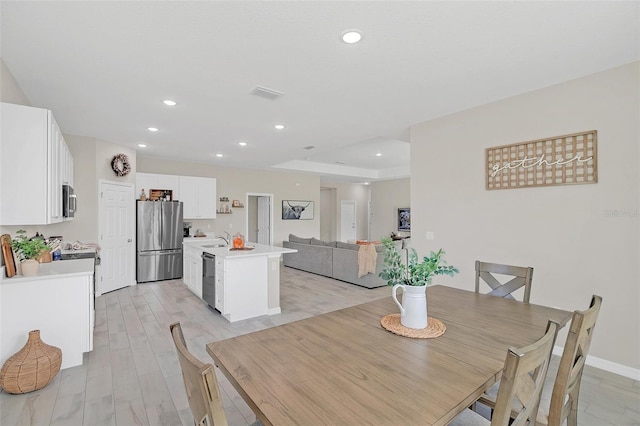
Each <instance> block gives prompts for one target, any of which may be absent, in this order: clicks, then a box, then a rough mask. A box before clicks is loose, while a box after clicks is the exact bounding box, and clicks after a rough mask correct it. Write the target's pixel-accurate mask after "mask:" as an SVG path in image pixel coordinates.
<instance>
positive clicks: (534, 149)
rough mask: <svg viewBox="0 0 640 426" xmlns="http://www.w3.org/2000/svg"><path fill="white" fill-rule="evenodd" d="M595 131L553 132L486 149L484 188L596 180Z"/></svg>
mask: <svg viewBox="0 0 640 426" xmlns="http://www.w3.org/2000/svg"><path fill="white" fill-rule="evenodd" d="M597 142H598V131H597V130H590V131H588V132H581V133H573V134H570V135H562V136H554V137H551V138H545V139H537V140H533V141H529V142H519V143H515V144H512V145H503V146H497V147H493V148H487V149H486V150H485V158H486V167H485V173H486V188H487V189H488V190H491V189H511V188H528V187H532V186H552V185H574V184H587V183H597V182H598V150H597Z"/></svg>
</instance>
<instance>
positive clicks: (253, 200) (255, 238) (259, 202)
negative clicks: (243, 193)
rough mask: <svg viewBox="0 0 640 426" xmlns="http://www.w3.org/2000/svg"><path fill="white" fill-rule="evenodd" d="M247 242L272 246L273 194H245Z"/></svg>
mask: <svg viewBox="0 0 640 426" xmlns="http://www.w3.org/2000/svg"><path fill="white" fill-rule="evenodd" d="M246 205H247V218H246V222H247V223H246V229H247V241H249V242H252V243H257V244H264V245H268V246H270V245H272V242H273V194H261V193H247V203H246Z"/></svg>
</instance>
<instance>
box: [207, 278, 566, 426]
mask: <svg viewBox="0 0 640 426" xmlns="http://www.w3.org/2000/svg"><path fill="white" fill-rule="evenodd" d="M427 301H428V302H427V305H428V315H429V316H431V317H434V318H437V319H439V320H441V321H442V322H443V323H444V325H445V326H446V331H445V333H444V334H443V335H441V336H439V337H436V338H432V339H414V338H408V337H403V336H399V335H396V334H393V333H391V332H389V331H387V330H385V329H384V328H382V327H381V325H380V319H381V318H382V317H383V316H385V315H387V314H390V313H397V312H398V308H397V306H396V305H395V304H394V302H393V300H392V299H391V296H389V297H387V298H382V299H379V300H376V301H373V302H368V303H364V304H361V305H357V306H353V307H350V308H346V309H341V310H339V311H335V312H330V313H327V314H324V315H319V316H315V317H311V318H307V319H303V320H300V321H296V322H292V323H288V324H284V325H280V326H277V327H273V328H268V329H265V330H261V331H257V332H253V333H250V334H246V335H243V336H238V337H234V338H230V339H226V340H221V341H217V342H212V343H209V344H207V352H208V353H209V354H210V355H211V357H212V358H213V359H214V362H215V364H216V365H217V366H218V367H219V368H220V370H222V372H223V373H224V375H225V376H226V377H227V378H228V379H229V381H230V382H231V384H232V385H233V386H234V387H235V389H236V390H237V391H238V392H239V393H240V395H241V396H242V397H243V398H244V400H245V401H246V402H247V404H248V405H249V406H250V407H251V408H252V409H253V411H254V412H255V413H256V416H257V417H258V418H259V419H260V420H261V421H262V422H263V423H264V424H265V425H306V426H315V425H445V424H447V423H448V422H449V421H451V419H453V418H454V417H455V416H456V415H457V414H458V413H460V412H461V411H462V410H464V409H465V408H466V407H469V406H470V405H471V404H472V403H473V402H474V401H476V400H477V399H478V397H480V395H481V394H482V393H483V392H484V391H485V390H486V389H488V388H489V387H490V386H491V385H493V384H494V383H495V382H496V381H498V380H499V379H500V376H501V373H502V367H503V365H504V360H505V356H506V353H507V349H508V348H509V347H515V348H518V347H522V346H525V345H528V344H530V343H533V342H534V341H536V340H537V339H539V338H540V337H541V336H542V335H543V334H544V332H545V329H546V325H547V321H548V320H549V319H552V320H554V321H556V322H558V323H559V324H560V325H561V326H564V325H565V324H566V323H567V322H568V321H569V320H570V318H571V312H567V311H563V310H560V309H554V308H550V307H545V306H540V305H534V304H529V303H523V302H519V301H515V300H508V299H502V298H499V297H495V296H488V295H484V294H477V293H474V292H471V291H466V290H460V289H456V288H452V287H445V286H433V287H429V288H427Z"/></svg>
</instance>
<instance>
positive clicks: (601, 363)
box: [553, 346, 640, 380]
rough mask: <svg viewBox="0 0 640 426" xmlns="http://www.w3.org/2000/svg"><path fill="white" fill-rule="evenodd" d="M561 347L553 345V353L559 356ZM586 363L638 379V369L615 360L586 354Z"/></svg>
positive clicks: (639, 376)
mask: <svg viewBox="0 0 640 426" xmlns="http://www.w3.org/2000/svg"><path fill="white" fill-rule="evenodd" d="M563 349H564V348H563V347H562V346H554V347H553V354H554V355H557V356H560V357H561V356H562V350H563ZM587 365H590V366H591V367H595V368H599V369H601V370H604V371H608V372H609V373H614V374H619V375H620V376H624V377H628V378H630V379H633V380H640V369H637V368H632V367H629V366H626V365H623V364H618V363H617V362H613V361H608V360H606V359H602V358H598V357H595V356H592V355H587Z"/></svg>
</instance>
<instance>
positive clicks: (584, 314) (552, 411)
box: [540, 295, 602, 426]
mask: <svg viewBox="0 0 640 426" xmlns="http://www.w3.org/2000/svg"><path fill="white" fill-rule="evenodd" d="M601 305H602V297H600V296H596V295H593V296H592V297H591V303H590V305H589V308H588V309H587V310H586V311H575V312H574V313H573V317H572V319H571V328H570V329H569V334H568V335H567V340H566V342H565V344H564V350H563V351H562V358H560V364H559V366H558V374H557V376H556V380H555V383H554V385H553V392H552V393H551V403H550V405H549V416H548V417H547V422H546V423H544V421H543V422H540V423H541V424H548V425H555V426H560V425H561V424H562V423H563V422H564V420H565V419H566V420H567V425H568V426H577V425H578V396H579V394H580V383H581V382H582V372H583V371H584V364H585V362H586V360H587V353H588V352H589V346H590V345H591V338H592V337H593V330H594V328H595V326H596V320H597V319H598V313H599V312H600V306H601Z"/></svg>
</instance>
